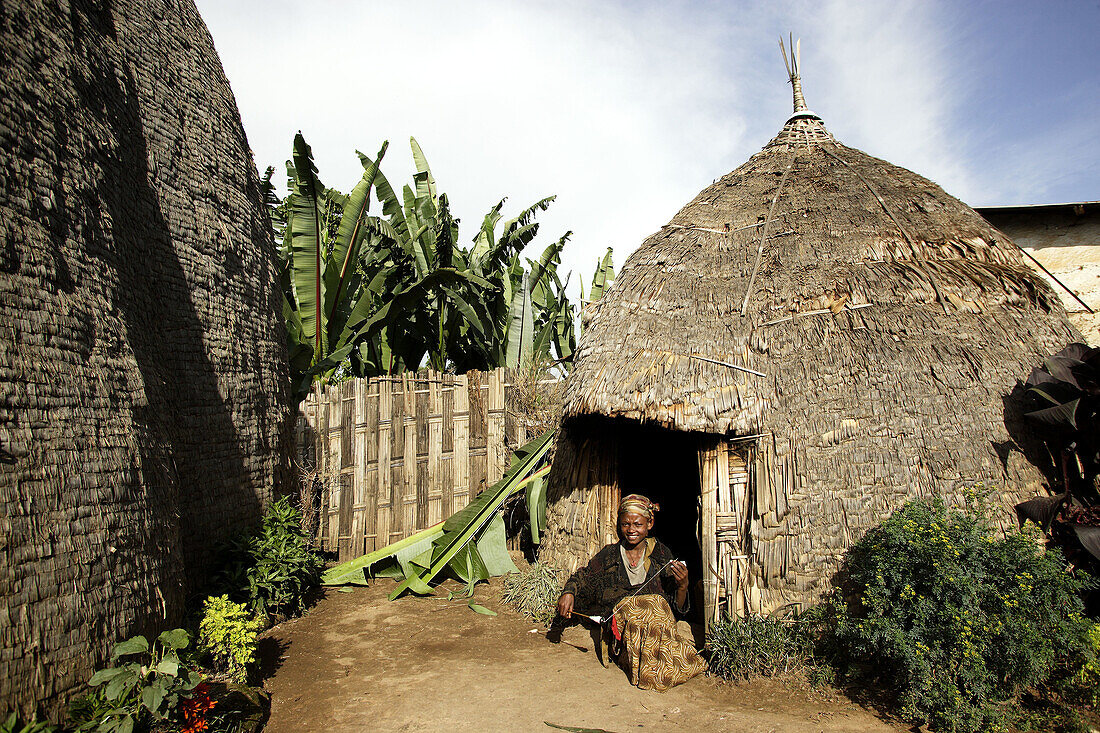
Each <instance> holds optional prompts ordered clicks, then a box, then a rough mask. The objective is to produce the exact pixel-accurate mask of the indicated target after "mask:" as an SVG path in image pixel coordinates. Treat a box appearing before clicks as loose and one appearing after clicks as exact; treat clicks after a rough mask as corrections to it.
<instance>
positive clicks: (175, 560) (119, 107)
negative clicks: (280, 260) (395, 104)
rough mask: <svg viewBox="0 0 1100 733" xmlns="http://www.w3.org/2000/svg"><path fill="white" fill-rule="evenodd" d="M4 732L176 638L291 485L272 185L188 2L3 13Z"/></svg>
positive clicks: (42, 6) (23, 6) (0, 634)
mask: <svg viewBox="0 0 1100 733" xmlns="http://www.w3.org/2000/svg"><path fill="white" fill-rule="evenodd" d="M0 17H2V18H3V20H4V22H3V30H2V31H0V56H2V57H3V59H4V62H3V63H4V73H3V74H2V75H0V105H2V106H3V109H2V112H0V120H2V123H0V164H2V166H3V171H4V175H3V176H0V212H3V215H2V216H0V324H2V329H3V333H2V335H0V598H2V605H0V710H3V709H6V708H8V707H18V708H20V709H22V710H23V711H24V712H30V711H31V709H33V708H34V707H36V705H37V706H40V707H41V708H43V709H44V712H47V713H51V714H54V715H55V719H57V718H59V717H60V716H57V715H56V713H57V712H58V710H59V708H60V706H61V704H62V702H63V699H64V697H65V695H66V693H67V691H69V690H71V689H73V688H74V687H75V686H77V685H79V684H81V683H83V682H84V681H85V680H86V679H87V678H88V676H89V675H90V674H91V671H92V669H93V665H94V664H96V663H98V662H99V661H101V660H103V659H104V657H105V655H106V653H107V651H108V650H109V649H110V645H111V644H112V643H114V642H116V641H118V640H119V639H120V638H124V637H126V636H127V635H130V634H135V633H139V632H144V633H151V632H155V631H157V630H158V629H159V628H163V627H165V626H170V625H174V624H179V623H180V622H181V621H182V620H183V619H182V614H183V609H184V601H185V599H186V597H187V595H188V594H189V593H190V592H191V591H192V590H194V589H195V587H196V585H197V584H198V583H199V581H200V580H201V578H202V576H203V573H204V571H205V569H206V568H207V566H208V564H209V560H210V557H211V552H212V550H213V549H214V547H215V545H216V544H217V543H218V542H219V541H220V540H222V539H224V538H225V537H226V536H227V535H228V534H230V533H232V532H234V531H235V530H237V529H239V528H241V527H243V526H246V525H248V524H250V523H252V522H255V521H256V520H257V519H258V518H259V515H260V512H261V507H262V505H263V504H264V502H265V501H266V500H267V499H268V498H269V497H270V496H271V494H272V491H273V489H274V486H275V485H276V483H277V481H278V480H279V479H280V477H281V474H282V472H283V471H284V470H285V469H286V468H287V460H288V456H289V451H288V450H287V448H288V447H289V440H290V433H289V432H288V428H290V423H289V418H290V414H291V413H290V404H289V394H288V389H287V375H286V366H285V359H286V357H285V342H284V339H285V336H284V333H283V331H282V325H281V320H280V318H279V316H278V310H277V307H276V306H277V301H276V298H277V297H278V295H277V293H278V291H277V288H276V287H275V278H276V265H275V261H274V254H273V252H274V250H273V248H272V246H271V244H270V233H269V226H268V224H267V222H266V217H265V213H264V210H263V207H262V205H261V201H260V196H259V190H258V176H257V173H256V169H255V166H254V164H253V162H252V159H251V155H250V154H249V150H248V146H247V143H246V140H245V136H244V131H243V129H242V127H241V121H240V117H239V115H238V113H237V109H236V104H235V102H234V100H233V96H232V93H231V92H230V90H229V86H228V84H227V82H226V79H225V76H224V74H223V72H222V68H221V64H220V63H219V61H218V58H217V55H216V54H215V52H214V48H213V44H212V42H211V39H210V35H209V33H208V32H207V30H206V27H205V26H204V25H203V22H202V20H201V18H200V17H199V15H198V12H197V10H196V9H195V6H194V4H193V2H192V1H191V0H183V2H166V1H165V0H144V1H143V2H110V3H104V2H74V3H40V2H27V1H20V0H2V2H0Z"/></svg>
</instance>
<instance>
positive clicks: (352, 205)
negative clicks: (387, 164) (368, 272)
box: [325, 142, 389, 320]
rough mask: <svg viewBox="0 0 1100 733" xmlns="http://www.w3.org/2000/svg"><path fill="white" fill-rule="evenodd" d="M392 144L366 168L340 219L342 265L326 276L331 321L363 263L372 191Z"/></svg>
mask: <svg viewBox="0 0 1100 733" xmlns="http://www.w3.org/2000/svg"><path fill="white" fill-rule="evenodd" d="M387 147H389V142H383V143H382V148H381V149H380V150H379V151H378V155H377V157H376V158H375V159H374V161H373V162H371V163H367V164H365V166H364V167H365V168H366V170H364V171H363V177H362V178H361V179H359V183H357V184H356V185H355V188H353V189H352V191H351V193H350V194H349V195H348V197H347V200H346V202H345V203H344V208H343V211H342V212H341V215H340V229H339V230H338V232H337V235H336V244H335V245H334V246H333V248H332V259H333V261H334V262H336V263H339V268H338V271H337V270H336V269H335V268H334V269H333V271H332V272H331V273H329V272H326V273H325V275H326V283H325V284H326V286H327V292H326V296H327V297H326V301H327V309H328V313H329V316H328V317H329V320H332V318H333V317H334V316H335V313H336V309H337V308H338V307H339V305H340V299H341V297H344V296H345V295H346V294H347V290H346V286H347V282H348V279H349V278H350V277H351V275H352V274H354V273H355V265H356V263H357V262H358V261H359V249H360V247H361V245H362V243H363V240H364V238H365V237H366V234H367V227H366V219H367V218H368V217H367V212H368V211H369V210H370V194H371V187H372V186H374V180H375V178H377V177H378V166H379V165H380V164H381V162H382V158H383V157H385V155H386V148H387Z"/></svg>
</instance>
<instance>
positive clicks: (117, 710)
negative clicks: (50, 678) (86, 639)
mask: <svg viewBox="0 0 1100 733" xmlns="http://www.w3.org/2000/svg"><path fill="white" fill-rule="evenodd" d="M189 644H190V639H189V638H188V635H187V632H186V631H184V630H183V629H172V630H171V631H165V632H164V633H163V634H161V635H160V636H158V637H157V639H156V641H155V642H153V644H152V645H150V644H149V641H148V640H147V639H146V638H145V637H144V636H135V637H133V638H130V639H127V640H126V641H123V642H120V643H118V644H115V647H114V650H113V651H112V652H111V662H113V663H115V666H112V667H108V668H106V669H101V670H99V671H98V672H96V673H95V674H94V675H92V678H91V679H90V680H88V684H89V685H90V686H91V687H96V688H98V687H100V686H101V685H102V686H103V687H102V689H103V693H102V694H103V698H102V699H103V700H105V701H106V704H107V706H109V707H107V708H106V709H103V707H104V706H100V705H97V704H95V705H90V706H89V708H91V709H92V710H93V713H92V714H93V715H95V717H93V718H91V719H89V720H84V721H82V722H81V723H80V724H79V725H78V727H77V729H78V730H95V731H99V732H101V733H107V732H108V731H119V732H120V733H129V732H130V731H132V730H134V729H135V728H137V729H138V730H145V729H147V728H148V727H149V726H150V724H151V723H152V722H153V721H162V720H168V719H169V717H170V716H172V715H174V714H175V713H176V712H177V709H178V708H179V707H180V706H181V704H185V703H187V702H188V701H189V698H190V697H191V692H192V690H195V689H196V687H197V686H198V685H199V684H200V683H201V681H202V678H201V676H200V675H198V674H197V673H196V672H194V671H192V670H191V669H189V668H188V667H187V666H186V665H185V664H183V663H182V662H181V661H180V656H179V655H180V652H181V651H182V650H184V649H186V648H187V646H188V645H189Z"/></svg>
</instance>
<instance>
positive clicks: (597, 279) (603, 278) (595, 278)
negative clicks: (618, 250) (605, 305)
mask: <svg viewBox="0 0 1100 733" xmlns="http://www.w3.org/2000/svg"><path fill="white" fill-rule="evenodd" d="M614 279H615V266H614V263H613V261H612V259H611V248H610V247H608V248H607V253H606V254H605V255H604V256H603V259H601V260H600V261H599V262H597V263H596V272H595V274H593V275H592V288H591V290H589V291H588V301H589V302H590V303H595V302H596V301H597V300H599V299H600V298H602V297H603V294H604V292H606V290H607V288H608V287H609V286H610V285H611V282H612V281H613V280H614ZM582 298H583V296H582Z"/></svg>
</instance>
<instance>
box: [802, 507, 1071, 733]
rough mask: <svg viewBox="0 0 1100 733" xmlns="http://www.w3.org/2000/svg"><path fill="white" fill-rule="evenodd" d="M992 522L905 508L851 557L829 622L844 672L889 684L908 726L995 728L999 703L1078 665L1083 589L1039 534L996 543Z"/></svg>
mask: <svg viewBox="0 0 1100 733" xmlns="http://www.w3.org/2000/svg"><path fill="white" fill-rule="evenodd" d="M988 517H989V510H988V507H986V506H985V505H984V504H983V503H982V502H981V501H978V500H971V501H970V502H968V505H967V507H966V508H965V509H964V510H952V509H948V508H947V507H946V506H945V505H944V503H943V502H942V501H941V500H938V499H937V500H933V501H917V502H912V503H909V504H907V505H906V506H904V507H903V508H902V509H900V510H899V511H897V512H896V513H895V514H894V515H893V516H891V517H890V518H889V519H887V520H886V521H885V522H884V523H883V524H882V525H880V526H879V527H877V528H875V529H873V530H871V531H870V532H868V533H867V535H866V536H865V537H864V538H863V539H862V540H860V541H859V542H858V543H856V544H855V545H854V546H853V547H852V548H851V550H850V551H849V553H848V555H847V558H846V562H845V567H844V573H845V574H846V575H847V579H846V581H845V582H844V583H843V584H842V586H841V589H842V592H843V593H844V597H845V599H846V601H845V600H840V599H839V598H834V600H833V602H832V604H831V606H829V607H827V608H826V609H825V610H824V613H823V617H824V618H825V620H826V624H825V633H826V637H825V642H826V649H827V651H828V654H829V655H830V656H831V657H832V659H833V660H834V661H835V662H836V663H837V665H838V666H839V668H840V669H841V670H842V671H846V672H847V673H848V674H850V675H853V676H861V677H865V678H871V679H873V680H876V681H878V682H880V683H886V684H887V685H888V686H889V688H890V689H891V690H892V691H893V692H895V693H896V694H897V698H898V702H899V703H900V705H901V707H902V714H903V715H904V716H905V717H906V718H909V719H912V720H926V721H928V722H929V723H930V724H931V725H932V727H933V728H935V729H936V730H951V731H974V730H980V729H983V728H985V727H987V726H989V725H992V724H993V723H994V722H995V720H996V719H997V718H998V716H999V711H998V703H1000V702H1002V701H1005V700H1008V699H1010V698H1013V697H1014V696H1015V695H1017V694H1018V693H1019V692H1020V690H1021V689H1022V688H1024V687H1025V686H1031V685H1041V684H1043V683H1045V682H1046V681H1047V680H1048V679H1049V678H1050V676H1051V674H1052V672H1053V671H1054V670H1055V668H1056V665H1058V664H1060V663H1064V661H1065V660H1067V659H1070V658H1072V657H1074V656H1077V655H1080V654H1081V652H1082V648H1083V644H1084V639H1085V633H1086V630H1087V628H1088V624H1087V622H1086V621H1085V620H1084V618H1083V616H1082V610H1083V606H1082V603H1081V600H1080V597H1079V595H1078V593H1079V591H1080V590H1081V588H1082V587H1083V585H1084V581H1083V580H1082V579H1080V578H1076V577H1074V576H1072V575H1070V574H1068V573H1066V572H1065V570H1064V568H1065V562H1064V560H1063V558H1062V555H1061V554H1060V553H1059V552H1058V551H1056V550H1051V551H1047V552H1043V551H1042V550H1041V549H1040V548H1039V546H1038V544H1037V540H1038V533H1037V532H1029V533H1015V532H1013V533H1010V534H1009V535H1007V536H1006V537H1005V538H1004V539H997V538H996V537H995V536H994V533H993V529H992V527H991V525H990V522H989V518H988Z"/></svg>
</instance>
